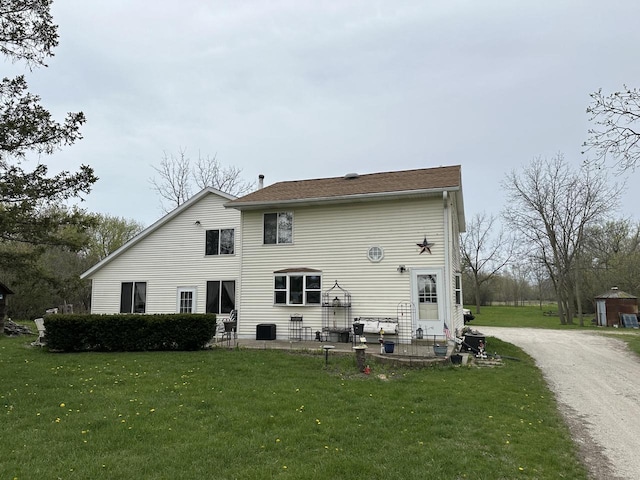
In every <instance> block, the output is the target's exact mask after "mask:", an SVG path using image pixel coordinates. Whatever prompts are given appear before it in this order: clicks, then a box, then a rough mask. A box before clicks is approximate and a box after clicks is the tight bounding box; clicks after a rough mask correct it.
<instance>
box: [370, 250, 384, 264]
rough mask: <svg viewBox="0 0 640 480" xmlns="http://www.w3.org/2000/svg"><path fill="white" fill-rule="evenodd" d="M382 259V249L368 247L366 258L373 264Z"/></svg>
mask: <svg viewBox="0 0 640 480" xmlns="http://www.w3.org/2000/svg"><path fill="white" fill-rule="evenodd" d="M383 257H384V250H382V247H378V246H375V247H369V250H367V258H368V259H369V260H370V261H372V262H374V263H378V262H379V261H380V260H382V258H383Z"/></svg>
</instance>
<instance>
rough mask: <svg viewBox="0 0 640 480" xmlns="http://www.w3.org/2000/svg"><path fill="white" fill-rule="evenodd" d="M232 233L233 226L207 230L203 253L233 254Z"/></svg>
mask: <svg viewBox="0 0 640 480" xmlns="http://www.w3.org/2000/svg"><path fill="white" fill-rule="evenodd" d="M234 233H235V232H234V230H233V228H224V229H221V230H207V237H206V242H205V255H233V254H234V253H235V248H234Z"/></svg>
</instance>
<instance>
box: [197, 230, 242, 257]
mask: <svg viewBox="0 0 640 480" xmlns="http://www.w3.org/2000/svg"><path fill="white" fill-rule="evenodd" d="M213 230H215V231H217V232H218V253H207V232H209V231H213ZM223 230H231V231H232V232H233V253H222V251H221V248H220V244H221V242H222V231H223ZM235 254H236V229H235V228H233V227H231V228H207V229H206V230H205V232H204V256H205V257H232V256H234V255H235Z"/></svg>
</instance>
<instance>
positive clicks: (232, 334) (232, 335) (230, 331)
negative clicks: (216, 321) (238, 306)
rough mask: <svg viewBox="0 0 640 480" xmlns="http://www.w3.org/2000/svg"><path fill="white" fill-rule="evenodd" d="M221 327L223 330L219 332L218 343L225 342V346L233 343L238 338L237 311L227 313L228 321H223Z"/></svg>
mask: <svg viewBox="0 0 640 480" xmlns="http://www.w3.org/2000/svg"><path fill="white" fill-rule="evenodd" d="M222 325H223V326H224V329H223V330H222V331H221V332H220V341H221V342H223V341H224V340H226V341H227V346H230V345H231V341H232V340H233V342H234V343H235V341H236V339H237V338H238V311H237V310H231V312H230V313H229V319H228V320H223V321H222Z"/></svg>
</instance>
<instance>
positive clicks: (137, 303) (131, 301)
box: [120, 282, 147, 313]
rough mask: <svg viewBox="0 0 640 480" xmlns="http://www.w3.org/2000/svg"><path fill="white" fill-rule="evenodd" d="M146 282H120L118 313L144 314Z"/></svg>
mask: <svg viewBox="0 0 640 480" xmlns="http://www.w3.org/2000/svg"><path fill="white" fill-rule="evenodd" d="M146 307H147V282H122V289H121V291H120V313H145V311H146Z"/></svg>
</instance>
